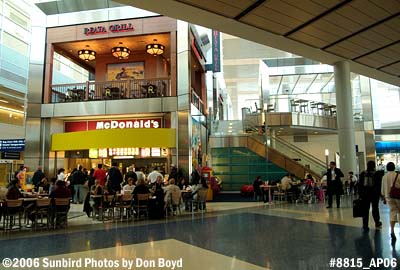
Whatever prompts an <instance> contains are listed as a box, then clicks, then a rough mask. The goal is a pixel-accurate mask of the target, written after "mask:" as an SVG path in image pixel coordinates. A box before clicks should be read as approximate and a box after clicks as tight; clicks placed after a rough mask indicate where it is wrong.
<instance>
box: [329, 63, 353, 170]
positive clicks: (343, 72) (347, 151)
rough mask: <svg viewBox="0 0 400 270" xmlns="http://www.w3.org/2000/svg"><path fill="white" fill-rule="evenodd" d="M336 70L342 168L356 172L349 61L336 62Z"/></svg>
mask: <svg viewBox="0 0 400 270" xmlns="http://www.w3.org/2000/svg"><path fill="white" fill-rule="evenodd" d="M334 72H335V88H336V106H337V127H338V135H339V136H338V137H339V155H340V168H341V169H342V171H343V173H344V174H345V175H346V174H347V173H348V172H349V171H354V172H356V169H357V165H356V149H355V129H354V122H353V104H352V91H351V82H350V65H349V63H348V62H346V61H342V62H337V63H335V65H334Z"/></svg>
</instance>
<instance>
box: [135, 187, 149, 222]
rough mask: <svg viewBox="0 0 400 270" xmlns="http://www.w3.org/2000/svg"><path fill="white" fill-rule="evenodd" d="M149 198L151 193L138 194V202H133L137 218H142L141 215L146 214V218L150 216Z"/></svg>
mask: <svg viewBox="0 0 400 270" xmlns="http://www.w3.org/2000/svg"><path fill="white" fill-rule="evenodd" d="M149 198H150V193H147V194H137V200H135V201H134V202H133V208H134V210H135V211H136V215H137V218H140V214H141V213H144V214H145V216H146V217H148V216H149V209H148V205H149Z"/></svg>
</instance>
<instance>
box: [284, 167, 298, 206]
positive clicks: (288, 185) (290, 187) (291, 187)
mask: <svg viewBox="0 0 400 270" xmlns="http://www.w3.org/2000/svg"><path fill="white" fill-rule="evenodd" d="M293 176H294V175H293V174H291V173H288V174H287V175H285V176H284V177H283V178H282V179H281V189H282V191H284V192H292V193H293V198H292V199H293V200H294V201H296V200H297V198H298V196H299V194H300V190H299V189H298V188H297V186H296V185H297V184H296V183H295V182H294V181H293Z"/></svg>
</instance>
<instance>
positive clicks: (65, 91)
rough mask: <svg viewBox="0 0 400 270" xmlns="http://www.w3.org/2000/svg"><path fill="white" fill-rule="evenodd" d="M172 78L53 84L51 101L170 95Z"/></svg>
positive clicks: (141, 97) (62, 101)
mask: <svg viewBox="0 0 400 270" xmlns="http://www.w3.org/2000/svg"><path fill="white" fill-rule="evenodd" d="M171 93H172V92H171V80H170V78H153V79H128V80H114V81H87V82H84V83H74V84H57V85H52V86H51V103H64V102H83V101H96V100H118V99H143V98H155V97H170V96H172V94H171Z"/></svg>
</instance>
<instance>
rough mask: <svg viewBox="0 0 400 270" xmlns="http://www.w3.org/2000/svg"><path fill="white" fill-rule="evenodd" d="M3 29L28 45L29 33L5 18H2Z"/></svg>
mask: <svg viewBox="0 0 400 270" xmlns="http://www.w3.org/2000/svg"><path fill="white" fill-rule="evenodd" d="M3 28H4V30H5V31H7V32H8V33H9V34H11V35H12V36H14V37H16V38H18V39H20V40H22V41H24V42H25V43H29V42H30V40H31V34H30V32H29V31H27V30H25V29H24V28H22V27H20V26H18V25H16V24H15V23H14V22H12V21H10V20H8V19H6V18H4V20H3Z"/></svg>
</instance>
